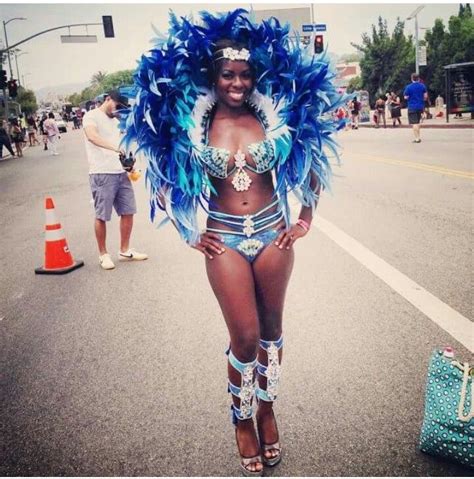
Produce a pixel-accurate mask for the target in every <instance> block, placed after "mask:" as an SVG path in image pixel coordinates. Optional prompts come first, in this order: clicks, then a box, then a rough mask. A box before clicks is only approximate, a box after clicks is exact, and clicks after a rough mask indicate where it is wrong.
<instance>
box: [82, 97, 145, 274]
mask: <svg viewBox="0 0 474 479" xmlns="http://www.w3.org/2000/svg"><path fill="white" fill-rule="evenodd" d="M126 105H127V98H125V97H123V96H122V95H120V93H119V92H118V91H117V90H113V91H110V92H109V93H108V94H107V96H106V97H105V100H104V102H103V103H102V105H100V107H98V108H95V109H94V110H91V111H89V112H87V113H86V114H85V115H84V118H83V120H82V125H83V128H84V134H85V143H86V153H87V160H88V162H89V182H90V185H91V191H92V197H93V199H94V207H95V215H96V219H95V235H96V238H97V245H98V247H99V255H100V256H99V263H100V265H101V266H102V268H103V269H113V268H115V265H114V263H113V261H112V258H111V256H110V254H109V253H108V252H107V247H106V241H105V240H106V222H107V221H110V218H111V216H112V207H113V208H115V211H116V212H117V215H119V216H120V251H119V254H118V256H119V260H122V261H134V260H135V261H141V260H144V259H147V258H148V256H147V255H146V254H144V253H139V252H138V251H135V250H134V249H132V248H130V235H131V233H132V227H133V215H134V214H135V213H136V203H135V194H134V192H133V187H132V184H131V182H130V179H129V177H128V175H127V173H126V172H125V171H124V168H123V166H122V164H121V162H120V159H119V154H120V153H124V152H123V151H122V150H121V149H120V139H121V138H120V130H119V122H118V120H117V118H116V115H117V111H118V110H120V109H121V108H124V107H125V106H126Z"/></svg>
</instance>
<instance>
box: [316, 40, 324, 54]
mask: <svg viewBox="0 0 474 479" xmlns="http://www.w3.org/2000/svg"><path fill="white" fill-rule="evenodd" d="M323 40H324V37H323V35H316V36H315V37H314V53H315V54H316V55H318V54H319V53H323V51H324V41H323Z"/></svg>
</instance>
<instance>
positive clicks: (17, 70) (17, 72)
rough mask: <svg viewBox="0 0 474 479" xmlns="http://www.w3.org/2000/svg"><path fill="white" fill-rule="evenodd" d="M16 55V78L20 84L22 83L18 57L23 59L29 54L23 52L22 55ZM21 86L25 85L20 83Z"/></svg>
mask: <svg viewBox="0 0 474 479" xmlns="http://www.w3.org/2000/svg"><path fill="white" fill-rule="evenodd" d="M14 53H15V63H16V77H17V78H18V83H20V70H19V69H18V57H21V56H22V55H26V54H27V53H28V52H21V53H20V54H17V52H14ZM20 85H23V84H22V83H20Z"/></svg>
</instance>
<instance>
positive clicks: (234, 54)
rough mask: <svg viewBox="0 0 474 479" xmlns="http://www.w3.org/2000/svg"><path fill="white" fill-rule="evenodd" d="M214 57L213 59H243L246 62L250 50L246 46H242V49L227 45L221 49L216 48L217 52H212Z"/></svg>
mask: <svg viewBox="0 0 474 479" xmlns="http://www.w3.org/2000/svg"><path fill="white" fill-rule="evenodd" d="M214 57H215V58H214V61H217V60H221V59H222V58H227V59H228V60H234V61H235V60H243V61H245V62H246V61H248V59H249V58H250V52H249V51H248V50H247V49H246V48H242V50H235V49H234V48H232V47H227V48H223V49H222V50H217V52H216V53H214ZM216 57H217V58H216Z"/></svg>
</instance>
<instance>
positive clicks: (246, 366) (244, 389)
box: [226, 348, 263, 477]
mask: <svg viewBox="0 0 474 479" xmlns="http://www.w3.org/2000/svg"><path fill="white" fill-rule="evenodd" d="M226 354H227V355H228V356H229V362H230V364H231V366H232V367H233V368H234V369H236V370H237V371H238V372H239V373H240V375H241V384H240V387H238V386H235V385H234V384H232V383H231V382H230V381H229V386H228V391H229V392H230V393H231V394H232V395H233V396H235V397H238V398H239V399H240V408H238V407H237V406H235V404H234V403H233V402H232V405H231V407H230V409H231V412H232V423H233V424H234V426H235V439H236V442H237V449H238V450H239V455H240V469H241V472H242V474H243V475H244V476H245V477H260V476H262V474H263V460H262V456H261V455H260V454H257V455H255V456H252V457H244V456H242V454H241V453H240V447H239V442H238V441H237V424H238V421H245V420H247V419H252V417H253V405H252V400H253V397H254V395H255V378H254V372H255V368H256V366H257V360H256V359H255V360H254V361H252V362H250V363H242V362H240V361H239V360H238V359H237V358H236V357H235V356H234V354H233V353H232V351H231V350H230V348H229V349H228V350H227V352H226ZM258 463H260V464H262V469H261V470H260V471H252V470H250V469H249V466H251V465H252V464H258Z"/></svg>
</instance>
